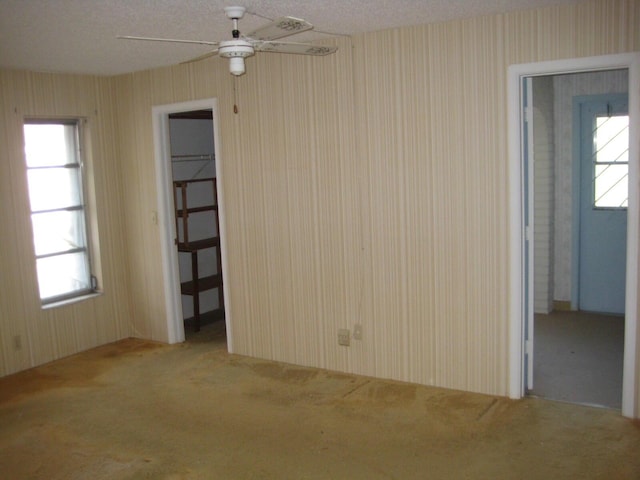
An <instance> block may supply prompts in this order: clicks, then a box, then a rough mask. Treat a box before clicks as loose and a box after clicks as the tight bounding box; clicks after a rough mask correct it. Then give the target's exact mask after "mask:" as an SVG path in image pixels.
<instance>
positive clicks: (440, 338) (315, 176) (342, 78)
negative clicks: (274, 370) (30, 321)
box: [0, 1, 640, 395]
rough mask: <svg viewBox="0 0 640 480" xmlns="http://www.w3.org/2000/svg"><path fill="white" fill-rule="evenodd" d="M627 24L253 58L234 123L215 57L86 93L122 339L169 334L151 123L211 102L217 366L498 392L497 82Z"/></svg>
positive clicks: (449, 30)
mask: <svg viewBox="0 0 640 480" xmlns="http://www.w3.org/2000/svg"><path fill="white" fill-rule="evenodd" d="M638 25H640V7H638V2H636V1H595V2H586V3H581V4H579V5H578V6H575V7H562V8H549V9H544V10H538V11H533V12H521V13H516V14H509V15H498V16H491V17H484V18H477V19H472V20H465V21H456V22H450V23H445V24H438V25H429V26H423V27H411V28H405V29H399V30H390V31H384V32H378V33H371V34H366V35H360V36H356V37H354V38H353V39H342V38H340V39H338V40H335V41H336V42H337V44H338V45H339V47H340V49H339V51H338V53H337V54H336V55H333V56H329V57H322V58H306V57H299V56H284V55H272V54H267V53H265V54H260V55H258V56H257V57H254V58H251V59H249V60H248V61H247V74H246V75H245V76H243V77H241V78H238V79H236V80H235V89H236V91H237V94H236V97H237V103H238V106H239V113H238V114H237V115H235V114H234V113H233V103H234V93H233V92H234V79H233V78H232V77H231V75H229V74H228V72H227V65H226V62H224V61H222V60H221V59H218V58H213V59H210V60H206V61H202V62H199V63H196V64H188V65H182V66H177V67H173V68H166V69H159V70H154V71H150V72H143V73H137V74H131V75H126V76H122V77H118V78H116V79H113V84H111V83H110V82H103V83H106V84H107V85H109V86H111V85H113V88H114V90H113V91H114V92H115V93H116V94H117V95H114V97H115V98H114V103H113V105H114V106H115V118H116V119H117V125H116V126H115V127H114V128H117V133H116V135H115V137H114V138H115V141H116V144H117V152H116V153H117V155H116V157H117V158H118V160H119V161H120V168H121V170H120V174H121V176H120V178H121V179H122V184H117V185H118V187H121V188H120V190H119V192H120V193H121V194H122V201H123V202H124V203H123V204H122V205H118V208H120V209H126V212H127V215H125V216H124V220H122V221H124V222H125V223H124V228H123V229H120V230H118V235H119V238H120V242H121V243H120V244H121V245H123V246H125V247H126V248H124V251H125V252H126V253H124V254H123V255H124V256H125V258H126V264H127V265H129V268H128V270H127V269H126V268H125V267H124V265H122V268H121V269H118V271H119V272H124V271H126V272H127V273H128V275H129V277H128V282H127V286H128V289H129V291H130V292H131V296H132V299H133V301H132V302H131V308H130V313H131V316H130V319H131V322H132V326H131V330H132V332H133V333H134V334H135V335H138V336H142V337H146V338H153V339H157V340H164V339H166V338H167V332H166V325H165V309H164V297H163V285H162V270H161V266H160V264H159V261H158V259H159V258H160V241H159V230H158V228H162V226H159V227H158V226H155V225H153V223H152V221H151V214H152V212H153V211H155V210H157V209H158V206H157V200H156V199H157V197H156V195H157V192H156V187H155V185H156V184H155V171H154V153H153V133H152V126H151V108H152V106H154V105H162V104H169V103H176V102H182V101H187V100H193V99H201V98H209V97H216V98H218V101H219V108H220V122H219V123H220V124H219V128H220V136H221V138H220V149H221V150H220V153H221V155H220V161H221V162H222V167H223V179H222V180H223V184H224V192H225V198H224V203H225V207H226V212H225V213H226V233H227V246H228V251H227V252H226V254H227V256H228V264H229V269H228V271H227V272H225V281H226V283H227V285H228V286H229V291H230V298H229V302H228V304H227V308H228V310H230V313H231V315H232V321H233V325H232V328H233V334H234V350H235V352H237V353H240V354H247V355H254V356H259V357H264V358H270V359H276V360H282V361H286V362H292V363H298V364H304V365H313V366H318V367H325V368H329V369H332V370H340V371H348V372H357V373H362V374H366V375H372V376H377V377H388V378H395V379H400V380H408V381H412V382H419V383H424V384H433V385H439V386H443V387H451V388H458V389H464V390H473V391H479V392H486V393H491V394H499V395H506V394H507V380H508V362H507V353H508V352H507V334H508V318H507V307H508V298H507V286H508V281H509V279H508V258H509V257H508V251H507V240H508V224H507V222H508V205H507V173H508V172H507V168H508V160H507V104H506V75H507V67H508V65H510V64H513V63H526V62H535V61H542V60H551V59H559V58H570V57H580V56H587V55H600V54H609V53H619V52H628V51H632V50H640V37H639V36H638V35H639V33H638V30H639V29H638V28H637V27H638ZM104 88H106V87H105V86H104V85H103V86H102V87H101V88H100V89H99V91H103V89H104ZM14 175H19V172H18V173H15V174H14ZM2 195H3V199H4V198H5V193H4V190H3V194H2ZM7 197H8V198H9V200H10V201H14V202H17V201H23V200H16V199H15V196H13V195H7ZM111 201H115V200H111ZM3 208H5V207H3ZM120 211H122V210H120ZM2 215H3V216H5V215H7V214H6V212H4V211H3V214H2ZM10 224H15V221H14V223H10ZM23 230H24V228H23ZM102 230H103V229H102V226H101V231H102ZM25 233H26V232H24V231H22V233H20V232H16V233H15V234H13V235H14V236H16V237H17V238H22V237H21V236H20V235H24V234H25ZM3 235H6V234H5V233H3ZM120 244H119V245H120ZM19 258H20V259H21V260H20V261H21V262H22V263H26V262H28V259H29V258H30V257H29V252H22V253H21V254H20V256H19ZM4 261H5V260H2V262H4ZM4 265H5V263H2V264H0V266H4ZM15 271H16V270H15V269H14V270H13V272H14V274H15ZM3 278H4V277H3ZM22 288H24V287H22ZM29 288H32V285H31V286H30V287H29ZM27 290H28V288H27ZM111 308H115V307H114V306H113V305H112V306H111ZM23 309H24V307H16V312H15V313H16V314H17V315H20V313H21V310H23ZM4 318H5V317H4V311H3V319H4ZM7 318H8V320H4V322H5V323H8V324H9V325H11V326H12V328H13V326H14V325H16V324H17V318H18V317H17V316H15V315H10V316H9V317H7ZM355 323H360V324H362V326H363V339H362V340H361V341H355V340H352V345H351V347H349V348H345V347H339V346H338V344H337V330H338V328H340V327H346V328H353V325H354V324H355ZM3 335H4V334H3ZM3 341H4V342H5V343H6V341H5V340H3ZM5 343H3V345H4V344H5Z"/></svg>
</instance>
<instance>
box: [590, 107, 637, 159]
mask: <svg viewBox="0 0 640 480" xmlns="http://www.w3.org/2000/svg"><path fill="white" fill-rule="evenodd" d="M596 128H597V131H596V135H595V142H596V152H597V155H596V162H598V163H600V162H617V163H620V162H628V161H629V117H628V116H618V117H598V118H597V119H596Z"/></svg>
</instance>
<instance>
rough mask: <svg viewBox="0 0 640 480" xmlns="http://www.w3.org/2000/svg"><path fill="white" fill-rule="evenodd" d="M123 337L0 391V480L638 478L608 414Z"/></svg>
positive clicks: (626, 442) (628, 427) (624, 424)
mask: <svg viewBox="0 0 640 480" xmlns="http://www.w3.org/2000/svg"><path fill="white" fill-rule="evenodd" d="M221 325H222V324H221V323H217V324H213V325H209V326H206V327H204V328H203V330H202V331H201V332H200V333H199V334H198V335H195V336H194V335H191V336H190V337H191V338H190V340H189V341H188V342H187V343H185V344H182V345H177V346H163V345H157V344H153V343H150V342H145V341H140V340H126V341H122V342H118V343H116V344H113V345H108V346H104V347H100V348H97V349H95V350H92V351H90V352H86V353H83V354H80V355H76V356H74V357H71V358H68V359H64V360H61V361H58V362H55V363H52V364H50V365H46V366H43V367H40V368H36V369H33V370H31V371H28V372H22V373H20V374H17V375H13V376H10V377H6V378H4V379H0V478H2V479H12V480H14V479H47V480H57V479H61V480H62V479H65V480H68V479H92V480H98V479H110V480H112V479H116V480H117V479H367V480H371V479H448V480H451V479H453V480H455V479H575V478H581V479H585V478H587V479H589V478H592V479H607V480H612V479H638V478H640V428H639V427H638V424H637V423H634V422H631V421H629V420H627V419H624V418H622V417H621V416H620V415H619V414H618V413H617V412H615V411H612V410H607V409H596V408H590V407H580V406H574V405H569V404H565V403H558V402H551V401H546V400H538V399H526V400H522V401H517V402H514V401H509V400H507V399H504V398H496V397H492V396H485V395H476V394H468V393H462V392H457V391H451V390H444V389H437V388H427V387H421V386H416V385H409V384H404V383H398V382H392V381H383V380H375V379H371V378H364V377H358V376H353V375H344V374H339V373H333V372H328V371H324V370H317V369H310V368H302V367H296V366H292V365H284V364H279V363H274V362H268V361H262V360H256V359H251V358H246V357H241V356H237V355H229V354H227V353H226V350H225V339H224V331H223V329H222V328H221Z"/></svg>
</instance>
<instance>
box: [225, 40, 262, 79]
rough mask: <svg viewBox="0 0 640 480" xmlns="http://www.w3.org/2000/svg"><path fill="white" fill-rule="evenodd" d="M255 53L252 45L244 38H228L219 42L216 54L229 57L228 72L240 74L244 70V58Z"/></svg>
mask: <svg viewBox="0 0 640 480" xmlns="http://www.w3.org/2000/svg"><path fill="white" fill-rule="evenodd" d="M254 53H255V51H254V49H253V46H252V45H251V44H250V43H249V42H247V41H245V40H240V39H238V40H229V41H226V42H220V47H219V48H218V55H219V56H221V57H224V58H228V59H229V72H231V74H232V75H242V74H243V73H244V72H245V69H244V59H245V58H247V57H250V56H252V55H253V54H254Z"/></svg>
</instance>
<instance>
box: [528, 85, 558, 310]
mask: <svg viewBox="0 0 640 480" xmlns="http://www.w3.org/2000/svg"><path fill="white" fill-rule="evenodd" d="M532 88H533V92H532V93H533V117H532V119H533V139H532V142H533V172H534V173H533V175H534V181H533V183H534V187H533V199H534V207H533V208H534V215H533V222H534V225H533V231H534V253H533V260H534V266H533V270H534V274H533V282H534V284H533V304H534V305H533V308H534V312H535V313H545V314H546V313H549V312H550V311H551V310H552V309H553V265H554V258H553V253H554V250H553V237H554V222H553V219H554V215H553V213H554V197H555V192H554V185H555V182H554V175H555V168H554V163H555V161H554V145H555V138H554V124H553V78H552V77H549V76H544V77H534V78H533V79H532Z"/></svg>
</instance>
